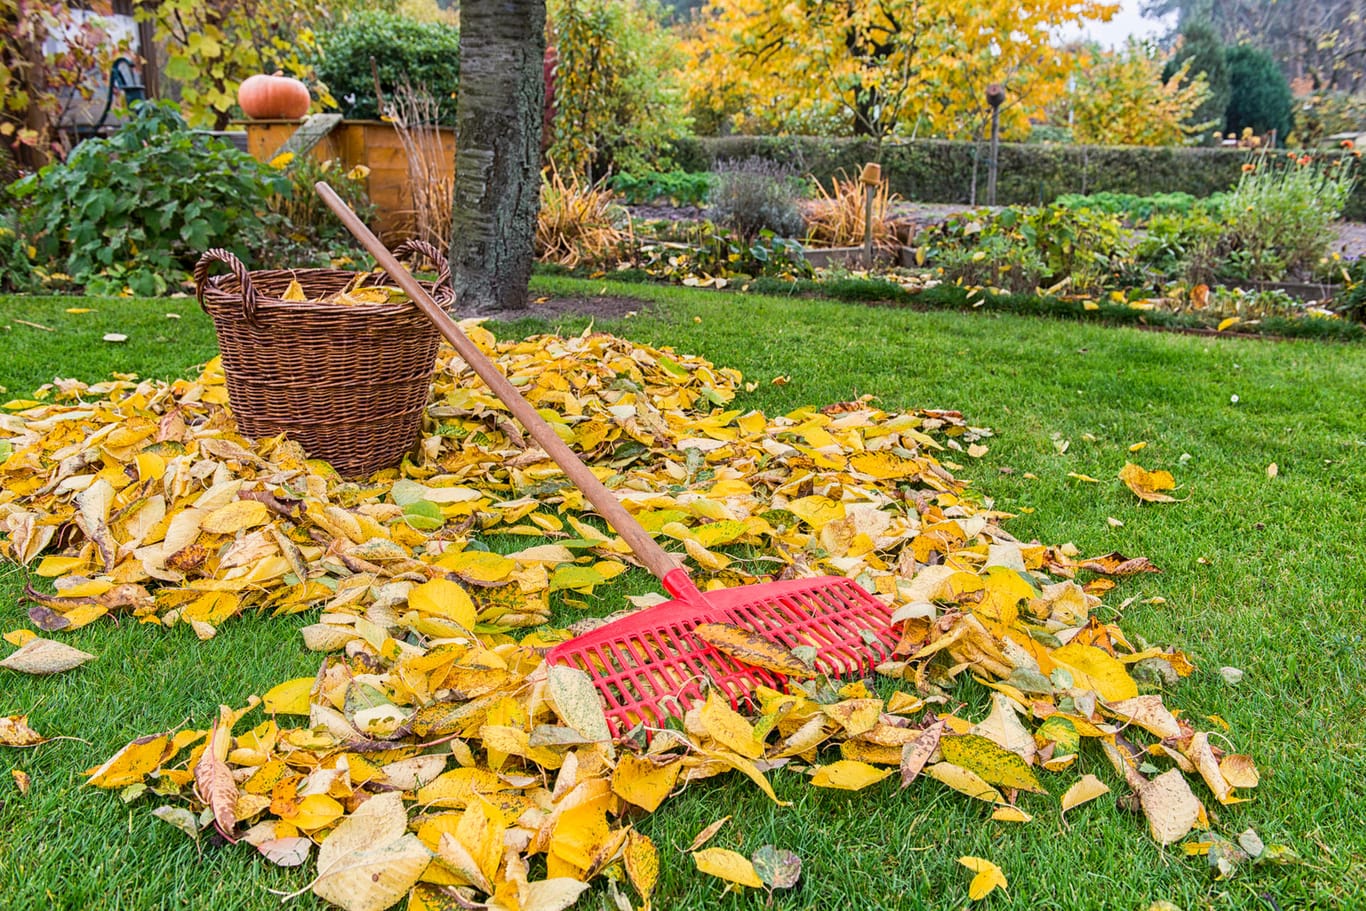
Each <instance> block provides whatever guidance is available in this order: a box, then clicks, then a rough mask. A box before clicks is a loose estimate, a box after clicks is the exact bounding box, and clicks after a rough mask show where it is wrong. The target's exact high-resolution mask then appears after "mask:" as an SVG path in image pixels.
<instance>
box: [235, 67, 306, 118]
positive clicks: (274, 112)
mask: <svg viewBox="0 0 1366 911" xmlns="http://www.w3.org/2000/svg"><path fill="white" fill-rule="evenodd" d="M311 102H312V99H311V98H310V97H309V94H308V86H306V85H304V84H303V83H302V82H300V81H299V80H297V79H291V78H290V77H288V76H283V75H281V74H280V73H276V74H275V75H273V76H267V75H264V74H260V75H256V76H248V77H247V78H246V79H244V80H242V84H241V85H239V86H238V87H237V103H238V104H240V105H241V106H242V113H244V114H246V115H247V116H248V117H251V118H252V119H254V120H298V119H299V118H300V117H303V116H304V115H305V114H307V113H308V106H309V104H310V103H311Z"/></svg>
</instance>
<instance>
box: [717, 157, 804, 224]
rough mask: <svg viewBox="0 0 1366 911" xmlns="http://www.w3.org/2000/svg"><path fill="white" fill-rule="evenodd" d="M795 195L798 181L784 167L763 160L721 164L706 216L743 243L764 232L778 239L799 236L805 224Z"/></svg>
mask: <svg viewBox="0 0 1366 911" xmlns="http://www.w3.org/2000/svg"><path fill="white" fill-rule="evenodd" d="M797 194H798V181H797V180H796V178H795V176H794V174H793V172H792V169H791V168H789V167H787V166H785V165H782V164H779V163H778V162H774V161H769V160H766V159H763V158H746V159H743V160H738V161H734V160H733V161H724V162H721V163H720V164H718V165H717V168H716V186H715V188H714V189H713V190H712V192H711V195H710V196H709V197H708V202H709V203H710V207H709V209H708V212H707V214H708V217H710V218H711V219H713V220H714V221H717V222H719V223H721V224H723V225H726V226H727V227H730V228H733V229H734V230H735V231H736V232H737V233H739V235H740V236H741V237H742V238H744V239H745V240H746V241H751V240H753V239H754V238H756V237H758V236H759V232H760V231H764V230H768V231H772V232H773V233H774V234H776V235H778V236H780V237H799V236H801V235H802V234H803V233H804V232H805V230H806V222H805V220H804V219H803V218H802V213H801V209H800V208H799V207H798V205H797Z"/></svg>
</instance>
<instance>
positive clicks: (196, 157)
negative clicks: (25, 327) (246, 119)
mask: <svg viewBox="0 0 1366 911" xmlns="http://www.w3.org/2000/svg"><path fill="white" fill-rule="evenodd" d="M287 186H288V182H287V180H286V179H285V178H283V177H282V176H281V175H280V174H279V173H278V172H276V171H275V170H274V169H272V168H270V167H268V166H265V165H260V164H258V163H257V161H256V160H255V159H254V158H252V157H251V156H250V155H247V154H246V153H244V152H239V151H238V150H237V149H236V148H235V147H233V146H232V145H230V144H228V143H226V142H224V141H222V140H220V139H217V138H214V137H212V136H207V135H204V134H201V133H194V132H191V131H190V130H188V129H187V128H186V126H185V121H184V120H182V119H181V117H180V114H179V113H178V112H177V111H176V108H175V106H174V105H173V104H170V103H155V102H145V103H143V104H141V105H139V106H138V108H137V110H136V112H135V113H134V115H133V117H132V119H130V120H129V121H128V122H127V123H125V124H124V125H123V126H122V127H121V128H120V129H119V131H118V132H117V133H115V134H114V135H112V136H110V137H109V138H108V139H92V140H88V141H86V142H83V143H81V144H80V145H79V146H77V147H76V149H75V150H74V151H73V152H72V153H71V155H70V156H69V157H68V158H67V160H66V161H65V162H54V163H52V164H49V165H46V166H44V167H43V168H42V169H41V170H39V171H38V172H37V173H36V174H31V175H29V176H28V177H25V178H22V179H21V180H19V181H16V182H15V183H14V184H12V185H11V187H10V189H11V192H12V193H14V195H15V196H17V197H18V198H19V199H20V200H21V201H22V206H23V207H22V208H21V209H20V212H19V217H20V227H21V229H22V230H23V232H24V233H25V235H26V236H27V237H28V238H29V240H30V242H31V243H32V244H33V245H34V246H35V248H36V250H37V259H38V261H39V262H41V263H50V264H54V265H56V266H57V267H58V268H60V269H61V270H62V271H64V272H66V273H68V274H69V275H70V276H71V277H72V279H74V280H75V281H76V282H78V283H80V284H83V285H86V286H87V289H88V290H92V291H94V292H100V293H102V292H111V291H112V292H121V291H122V290H123V289H124V288H125V287H127V288H129V289H131V290H132V291H133V292H134V293H136V294H139V295H155V294H162V293H164V292H165V291H166V290H167V289H168V288H169V287H170V286H171V285H172V283H174V282H177V281H179V280H180V279H182V278H183V277H184V274H185V271H186V269H188V268H190V267H191V266H192V265H193V264H194V261H195V259H196V257H198V255H199V254H200V253H201V252H202V251H204V250H206V249H208V248H209V247H227V248H229V249H232V250H233V251H234V252H236V253H238V254H239V255H241V256H243V257H248V258H249V257H250V256H251V254H252V252H253V248H263V247H265V246H266V245H267V244H268V239H267V236H266V235H267V227H268V225H270V224H271V223H272V221H273V219H272V218H271V216H270V215H269V213H267V212H266V211H265V208H266V199H267V196H268V194H270V193H271V192H285V191H286V189H287Z"/></svg>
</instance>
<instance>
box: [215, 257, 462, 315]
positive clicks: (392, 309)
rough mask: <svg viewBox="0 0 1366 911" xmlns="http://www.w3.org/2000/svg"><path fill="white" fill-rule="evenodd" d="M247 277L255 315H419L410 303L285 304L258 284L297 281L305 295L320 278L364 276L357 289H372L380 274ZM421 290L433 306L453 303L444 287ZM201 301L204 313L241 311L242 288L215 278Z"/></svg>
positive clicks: (278, 272)
mask: <svg viewBox="0 0 1366 911" xmlns="http://www.w3.org/2000/svg"><path fill="white" fill-rule="evenodd" d="M248 275H249V276H250V277H251V280H252V285H253V287H255V288H257V292H256V308H257V310H258V311H259V310H263V309H268V310H275V311H303V312H318V313H337V314H341V313H354V314H366V315H375V316H387V315H398V314H402V313H408V312H420V308H419V307H418V306H417V305H416V304H415V303H413V302H412V301H411V300H408V301H401V302H397V303H393V302H386V303H382V304H381V303H355V304H333V303H328V302H326V301H320V300H301V301H294V300H285V299H283V298H280V297H273V296H271V295H269V294H266V293H263V292H262V291H261V290H260V285H261V284H266V283H270V282H273V281H275V280H277V276H278V280H282V281H283V280H284V279H286V278H288V279H289V280H291V281H297V282H298V283H299V284H300V285H303V286H304V289H305V293H307V287H308V286H307V281H308V280H310V279H313V280H316V279H319V278H322V277H324V276H327V277H332V276H342V275H345V276H348V278H349V279H350V280H352V281H354V280H355V277H356V276H358V275H360V276H365V277H366V279H367V280H366V281H362V282H360V283H358V286H359V287H374V286H375V285H376V284H382V283H383V282H382V280H383V279H385V278H388V277H389V276H388V275H387V274H386V273H385V272H384V271H383V270H379V271H370V272H355V271H352V270H349V269H321V268H320V269H266V270H259V271H256V272H249V273H248ZM371 277H373V279H374V281H369V280H368V279H370V278H371ZM422 286H423V288H425V289H426V290H427V293H429V294H431V296H432V298H433V299H434V300H435V301H436V302H437V303H445V302H449V301H452V300H454V299H455V293H454V292H453V291H452V290H451V288H450V286H449V285H447V284H445V283H441V284H437V283H436V282H432V281H424V282H422ZM203 298H204V300H203V304H204V307H205V308H206V309H207V308H208V307H210V306H216V307H231V308H232V309H233V310H236V311H240V310H241V309H242V286H241V284H240V283H239V282H238V281H237V276H235V275H233V274H231V273H224V274H222V275H215V276H213V277H211V278H210V279H209V280H208V281H207V282H205V283H204V290H203Z"/></svg>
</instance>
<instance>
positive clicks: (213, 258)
mask: <svg viewBox="0 0 1366 911" xmlns="http://www.w3.org/2000/svg"><path fill="white" fill-rule="evenodd" d="M214 263H223V264H224V265H225V266H227V267H228V268H229V269H231V270H232V274H233V275H234V276H235V277H236V278H237V285H238V287H240V288H241V289H242V312H243V314H245V315H246V317H247V322H250V323H254V322H256V288H255V287H253V286H252V283H251V273H250V272H248V271H247V267H246V266H244V265H242V261H241V260H240V259H238V258H237V256H236V255H235V254H234V253H233V252H232V251H231V250H224V249H223V248H222V247H214V248H213V249H212V250H206V251H205V252H204V255H203V256H201V257H199V262H197V263H195V264H194V296H195V297H197V298H198V299H199V306H201V307H203V306H204V289H205V287H206V286H207V285H208V283H209V266H211V265H213V264H214Z"/></svg>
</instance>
